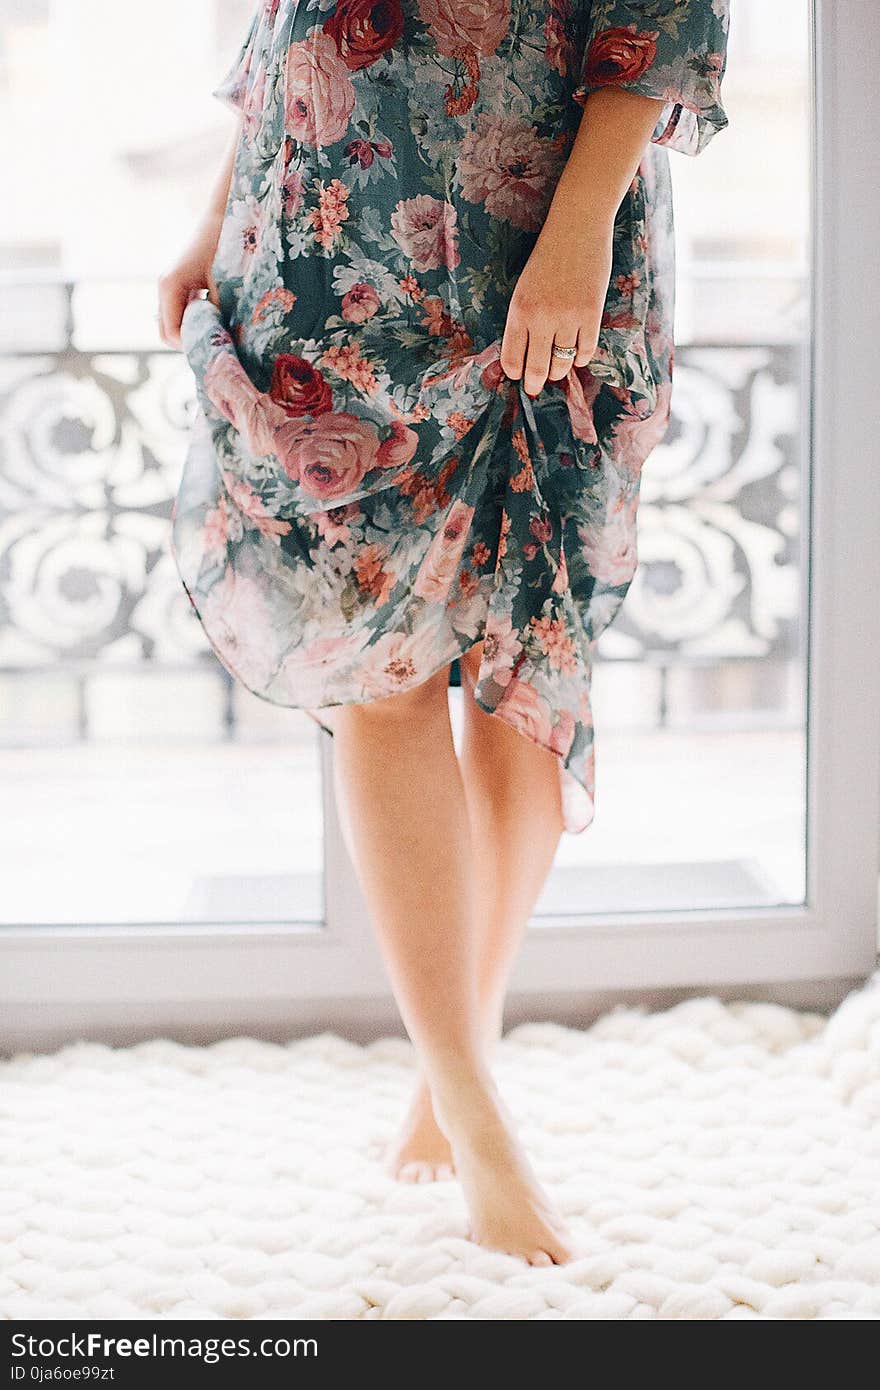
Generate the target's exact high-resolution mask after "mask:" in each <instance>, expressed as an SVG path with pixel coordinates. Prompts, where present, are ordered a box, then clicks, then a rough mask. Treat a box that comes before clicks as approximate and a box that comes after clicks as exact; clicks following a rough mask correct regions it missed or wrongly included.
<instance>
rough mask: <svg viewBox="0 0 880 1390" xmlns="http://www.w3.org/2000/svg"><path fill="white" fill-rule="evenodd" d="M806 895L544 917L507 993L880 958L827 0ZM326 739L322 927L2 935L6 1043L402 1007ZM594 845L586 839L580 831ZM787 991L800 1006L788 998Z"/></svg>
mask: <svg viewBox="0 0 880 1390" xmlns="http://www.w3.org/2000/svg"><path fill="white" fill-rule="evenodd" d="M814 11H815V33H814V44H813V55H814V75H815V101H814V122H815V139H814V169H813V180H812V184H813V229H814V238H813V267H812V271H813V273H812V301H813V334H812V342H813V353H812V369H813V384H814V409H813V419H812V451H811V452H812V458H813V460H814V467H813V470H812V486H811V489H810V498H809V507H810V526H809V534H810V536H811V538H812V542H811V557H810V563H809V564H808V565H807V566H806V575H805V588H806V589H807V590H808V592H809V602H810V609H809V611H810V613H811V618H812V621H811V625H810V640H809V651H808V689H809V701H808V705H809V720H808V769H807V774H808V775H807V821H808V829H807V845H808V851H809V852H808V857H807V862H808V885H807V902H806V904H805V905H804V906H780V907H765V908H750V909H747V910H746V909H743V910H739V911H735V910H730V909H717V910H711V911H709V910H692V911H681V912H665V913H662V914H657V913H650V914H648V913H619V914H613V915H607V916H589V917H571V918H566V919H561V918H560V919H554V920H553V922H552V923H551V924H548V923H547V922H546V921H545V922H542V925H541V928H540V930H539V931H535V932H532V933H531V934H530V936H529V939H528V940H527V942H526V944H525V947H524V949H523V952H522V955H521V958H520V960H519V963H518V967H517V970H516V973H515V977H514V981H513V993H514V995H517V994H518V995H519V996H520V999H521V1000H523V999H526V998H528V999H534V996H536V995H539V996H541V1001H542V1002H541V1013H542V1015H543V1016H548V1015H550V1014H553V1013H556V1014H557V1015H558V1016H559V1015H561V1016H565V1015H566V1014H568V1015H569V1016H570V1015H571V1014H572V1012H574V1013H576V1012H577V1005H578V1001H582V1000H583V999H584V998H586V997H587V996H589V997H595V996H596V994H597V992H611V993H613V992H627V993H628V994H630V995H631V994H632V992H634V991H652V992H654V993H656V991H658V990H661V989H664V988H671V989H689V988H694V987H712V988H716V987H722V988H725V989H730V988H732V987H737V986H751V987H760V986H762V985H772V984H774V983H776V982H786V983H787V984H788V985H791V984H792V983H796V982H799V981H800V982H807V981H821V982H826V983H827V982H829V981H849V980H852V979H857V978H860V977H863V976H865V975H866V974H867V973H868V972H869V971H870V970H871V969H872V967H873V964H874V961H875V957H876V922H877V883H878V871H880V659H878V658H880V602H878V595H880V544H878V541H880V458H878V456H880V450H878V438H880V417H878V406H877V402H878V396H880V392H878V390H877V383H876V361H877V357H876V315H877V290H876V287H877V285H878V284H880V243H878V239H877V237H876V227H877V225H878V224H880V191H878V183H877V181H876V179H874V178H872V177H871V173H872V170H873V169H874V167H875V146H876V138H877V136H876V132H877V130H878V129H880V88H878V84H877V80H876V78H877V72H878V71H880V27H878V26H877V24H876V22H875V18H876V16H875V15H874V14H873V7H872V5H871V4H870V0H853V3H850V4H848V5H835V4H834V3H833V0H815V4H814ZM322 739H323V743H324V748H323V757H324V771H325V776H324V786H325V793H324V813H325V819H326V824H325V901H326V919H327V920H326V924H325V925H324V926H323V927H321V928H315V929H311V930H309V929H305V928H302V927H298V926H296V925H295V924H293V923H291V924H277V925H271V926H266V925H257V926H254V925H249V924H238V925H235V924H232V925H230V924H225V925H223V926H219V925H218V926H212V925H205V926H200V927H193V926H149V925H148V926H142V925H120V926H118V927H107V926H83V927H69V926H52V927H31V926H27V927H25V926H22V927H15V926H12V927H7V928H4V929H2V930H0V1010H2V1017H3V1019H4V1023H3V1025H2V1030H0V1031H2V1035H3V1039H4V1041H5V1042H6V1044H7V1045H9V1044H16V1045H20V1044H23V1043H26V1042H28V1041H29V1040H31V1041H32V1042H33V1044H34V1045H41V1044H42V1045H49V1044H53V1043H55V1042H58V1041H63V1040H64V1039H65V1038H66V1037H69V1036H76V1035H87V1036H93V1037H95V1036H102V1037H108V1038H119V1037H130V1036H133V1035H142V1034H149V1033H151V1032H154V1031H156V1030H158V1029H162V1028H166V1029H169V1030H173V1031H175V1032H177V1033H181V1032H186V1033H188V1034H191V1035H193V1036H200V1035H211V1036H216V1035H217V1034H218V1033H223V1032H224V1031H229V1030H230V1029H236V1030H240V1029H243V1028H248V1029H250V1030H252V1031H253V1030H256V1031H262V1032H264V1033H267V1034H272V1033H273V1032H274V1033H277V1032H279V1031H280V1032H281V1033H284V1032H289V1031H292V1030H295V1029H297V1028H308V1027H313V1026H316V1025H317V1026H321V1027H340V1026H343V1024H347V1025H348V1026H352V1024H353V1025H354V1026H355V1027H357V1020H358V1019H359V1018H362V1019H368V1018H371V1017H375V1016H376V1015H377V1010H378V1015H379V1016H380V1017H381V1018H383V1019H387V1018H388V1017H389V1016H390V1009H391V1004H390V996H389V991H388V986H387V981H386V977H385V973H384V970H383V967H382V964H381V961H380V958H379V955H378V951H377V949H376V946H375V944H374V941H373V936H372V932H371V931H370V929H369V926H368V924H367V919H366V912H365V909H364V905H363V901H362V899H361V896H360V893H359V891H358V888H357V884H356V882H355V880H354V877H353V874H352V871H351V866H350V864H349V863H348V860H347V857H346V855H345V851H344V848H343V845H342V839H341V835H340V833H339V826H338V821H337V818H336V814H335V809H334V806H333V797H332V791H331V787H332V778H331V776H330V775H329V774H330V764H329V759H330V756H331V752H330V748H329V744H330V740H329V739H327V737H326V736H322ZM588 833H589V832H588ZM789 997H790V995H789Z"/></svg>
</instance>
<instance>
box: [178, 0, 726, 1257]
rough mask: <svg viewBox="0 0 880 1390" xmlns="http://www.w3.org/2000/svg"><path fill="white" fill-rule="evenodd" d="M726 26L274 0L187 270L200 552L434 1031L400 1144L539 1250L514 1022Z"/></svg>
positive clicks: (490, 2) (568, 10)
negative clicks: (297, 725)
mask: <svg viewBox="0 0 880 1390" xmlns="http://www.w3.org/2000/svg"><path fill="white" fill-rule="evenodd" d="M726 32H727V4H726V0H641V3H616V0H602V3H599V0H594V2H593V3H591V0H547V2H546V3H545V4H537V5H536V4H534V3H533V0H336V3H335V4H333V3H332V0H331V2H330V3H329V4H324V3H322V4H321V5H319V4H318V3H317V0H263V3H262V4H261V5H260V7H259V9H258V12H257V13H256V15H255V16H254V19H253V21H252V24H251V27H250V31H249V33H248V34H247V37H246V39H245V42H244V45H243V47H242V50H241V53H240V55H239V56H238V58H237V60H236V62H235V63H234V65H233V67H232V69H231V71H230V72H229V74H228V76H227V78H226V80H225V81H224V82H223V84H222V85H221V86H220V87H219V88H218V89H217V91H216V95H217V96H219V97H221V98H222V99H224V100H225V101H226V102H227V103H229V104H230V105H231V106H232V107H234V108H235V109H236V110H237V112H238V113H239V117H240V120H239V124H238V125H237V127H236V130H235V133H234V138H233V139H232V141H231V143H230V147H229V151H228V154H227V157H226V159H225V160H224V164H223V168H222V170H221V172H220V175H219V177H218V179H217V182H216V186H215V188H214V192H213V197H212V199H211V206H210V209H209V211H208V213H207V215H206V217H205V219H204V221H203V223H202V224H201V226H200V227H199V229H198V231H197V234H196V236H195V238H194V240H193V242H192V243H191V245H190V246H189V248H188V249H187V251H186V252H185V254H184V255H183V256H182V257H181V259H180V261H179V262H178V264H177V265H176V266H175V267H174V268H173V269H172V270H171V271H170V272H169V273H168V274H166V275H165V276H163V277H162V279H161V281H160V304H161V325H162V333H163V337H164V339H165V341H166V342H168V343H169V344H172V345H178V346H179V345H180V344H181V342H182V345H183V347H184V349H185V351H186V353H187V356H188V359H189V362H190V364H191V366H192V368H193V371H194V373H195V377H196V382H197V386H198V396H199V410H198V413H197V419H196V425H195V429H194V432H193V437H192V442H191V446H190V451H189V454H188V457H187V461H186V467H185V470H184V476H183V481H182V484H181V488H180V492H179V495H178V498H177V502H176V505H175V514H174V520H173V537H172V544H173V550H174V556H175V560H176V562H177V565H178V568H179V570H180V574H181V578H182V580H183V583H184V585H185V588H186V590H187V592H188V594H189V596H190V598H191V600H192V603H193V605H194V607H195V609H196V612H197V614H198V616H199V618H200V620H201V622H202V623H203V625H204V627H205V630H206V632H207V635H208V637H209V639H210V641H211V643H212V644H213V646H214V649H215V650H216V652H217V654H218V656H219V658H220V659H221V661H222V662H223V663H224V664H225V665H226V666H227V668H228V669H229V670H230V671H232V672H233V673H234V674H235V675H236V676H237V677H238V678H239V679H240V680H241V681H242V682H243V683H244V684H245V685H246V686H247V687H248V688H249V689H250V690H252V691H254V692H256V693H257V694H258V695H260V696H262V697H264V698H266V699H269V700H272V701H274V702H276V703H278V704H282V705H288V706H298V707H301V708H305V709H308V710H310V711H311V712H313V713H314V716H315V718H317V719H318V720H319V721H320V722H321V723H322V724H323V725H324V726H325V727H326V728H329V729H330V730H331V731H332V733H333V735H334V767H335V777H336V781H337V795H338V800H339V805H340V807H341V813H342V817H343V825H344V829H345V833H346V837H347V841H348V844H349V847H350V850H351V853H352V857H353V859H354V862H355V865H356V867H357V870H358V874H359V877H360V879H361V882H362V885H363V888H364V892H365V895H366V898H367V902H368V905H369V908H370V912H371V916H372V918H373V920H374V923H375V927H376V930H377V932H378V935H379V938H380V942H381V945H382V948H383V953H384V957H385V960H386V962H387V965H388V969H389V973H390V975H391V980H392V983H393V986H394V991H395V995H396V997H397V1000H398V1003H399V1006H400V1010H401V1013H402V1015H403V1019H404V1022H405V1024H406V1027H407V1029H408V1031H409V1034H410V1037H411V1038H412V1040H413V1042H414V1044H415V1047H416V1049H417V1052H418V1056H419V1059H420V1062H421V1066H422V1079H421V1081H420V1083H419V1087H418V1090H417V1093H416V1095H415V1098H414V1100H413V1104H412V1108H411V1111H410V1113H409V1116H408V1118H407V1120H406V1123H405V1125H404V1129H403V1133H402V1135H401V1137H400V1139H399V1140H398V1142H397V1144H396V1146H395V1148H394V1151H393V1153H392V1156H391V1166H392V1169H393V1171H394V1172H395V1173H396V1174H397V1175H398V1176H399V1177H401V1178H403V1179H409V1180H415V1181H424V1180H427V1179H430V1178H432V1177H438V1176H444V1175H448V1174H449V1173H451V1171H452V1169H453V1167H454V1169H455V1172H456V1174H457V1176H458V1178H459V1181H460V1182H461V1184H462V1187H463V1190H464V1194H465V1197H466V1200H467V1203H468V1207H469V1210H470V1215H471V1232H472V1235H473V1237H474V1239H476V1240H478V1241H480V1242H482V1243H484V1244H486V1245H489V1246H491V1247H493V1248H496V1249H500V1250H506V1251H509V1252H511V1253H513V1254H516V1255H519V1256H521V1257H522V1258H524V1259H526V1260H528V1261H529V1262H531V1263H532V1264H548V1263H551V1262H562V1261H565V1260H567V1259H568V1258H570V1256H571V1254H572V1245H571V1241H570V1238H569V1236H568V1234H567V1233H566V1231H565V1229H564V1227H563V1224H562V1222H561V1220H560V1218H559V1216H558V1215H557V1213H556V1212H555V1211H554V1209H553V1208H552V1207H551V1205H550V1203H549V1201H548V1199H547V1198H546V1196H545V1195H544V1193H543V1192H542V1191H541V1189H540V1188H539V1186H538V1184H537V1181H536V1179H535V1177H534V1175H533V1173H532V1171H531V1169H530V1167H529V1165H528V1161H527V1159H526V1157H525V1155H524V1154H523V1152H522V1150H521V1148H520V1146H519V1144H518V1142H517V1140H516V1137H515V1133H514V1128H513V1124H512V1121H511V1119H510V1116H509V1115H508V1114H507V1112H506V1111H505V1109H504V1107H503V1104H502V1102H501V1100H500V1098H499V1096H498V1094H497V1091H496V1089H495V1086H494V1084H493V1081H492V1079H491V1076H490V1072H489V1067H488V1057H489V1053H490V1049H491V1046H492V1044H493V1042H494V1040H495V1039H496V1038H497V1037H498V1035H499V1033H500V1030H501V1020H502V1012H503V1004H504V994H505V986H506V982H507V979H508V975H509V972H510V969H511V965H512V963H513V960H514V957H515V955H516V952H517V948H518V946H519V943H520V939H521V937H522V934H523V932H524V929H525V926H526V923H527V921H528V918H529V914H530V912H531V910H532V908H533V906H534V903H535V901H536V898H537V896H538V893H539V892H540V889H541V887H542V884H543V882H544V879H545V876H546V874H547V872H548V870H549V868H550V865H551V864H552V862H553V858H554V854H555V850H556V847H557V842H558V840H559V837H560V835H561V832H562V831H563V829H567V830H569V831H572V832H576V831H580V830H582V829H584V828H585V827H586V825H587V824H588V823H589V820H590V819H591V816H592V798H593V762H592V751H593V749H592V742H593V735H592V719H591V715H590V702H589V677H590V657H591V652H592V649H593V645H594V643H595V641H596V638H597V637H598V635H599V633H600V632H601V631H602V630H603V628H604V627H606V626H607V624H608V623H609V622H610V621H611V619H612V617H613V616H614V614H615V612H616V610H617V609H618V607H619V606H620V603H621V601H622V599H623V597H624V595H625V593H626V590H627V587H628V585H629V583H630V581H631V579H632V575H633V571H634V569H635V564H636V551H635V514H636V506H637V501H638V493H639V479H640V472H641V467H642V464H643V462H644V460H645V458H646V457H647V455H648V453H649V452H650V450H651V449H652V448H653V446H654V445H655V444H656V443H657V442H658V440H660V439H661V438H662V436H663V433H664V430H665V428H666V425H667V421H668V413H669V390H670V378H671V369H672V274H673V269H672V240H671V238H672V217H671V199H670V187H669V170H668V161H667V155H666V149H665V148H664V147H667V146H668V147H672V148H675V149H679V150H682V151H684V152H686V153H690V154H696V153H697V152H698V151H699V150H700V149H702V148H703V147H704V146H705V144H706V143H707V141H708V140H709V139H710V138H711V136H712V135H713V134H714V132H715V131H716V130H719V129H721V128H722V127H723V126H724V125H725V124H726V123H727V122H726V117H725V114H724V111H723V109H722V107H721V104H720V97H719V87H720V81H721V77H722V74H723V71H724V64H725V45H726ZM203 290H207V291H208V297H207V298H204V297H202V291H203ZM457 658H460V671H461V680H462V685H463V687H464V694H465V699H464V708H465V715H464V720H465V722H464V735H463V746H462V749H461V756H460V760H459V759H458V758H457V757H456V754H455V750H454V748H453V741H452V735H451V732H450V725H449V710H448V699H447V691H448V685H449V678H450V664H451V663H452V661H453V660H454V659H457Z"/></svg>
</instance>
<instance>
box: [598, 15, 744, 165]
mask: <svg viewBox="0 0 880 1390" xmlns="http://www.w3.org/2000/svg"><path fill="white" fill-rule="evenodd" d="M729 23H730V0H594V3H593V4H592V6H591V7H590V14H589V23H588V29H587V34H586V41H585V44H584V50H583V59H582V62H581V67H580V72H579V74H578V75H577V79H576V81H577V85H576V87H575V90H574V92H573V96H574V98H575V100H576V101H579V102H580V103H581V104H582V105H583V103H584V102H585V101H586V99H587V97H588V96H589V94H590V92H594V91H596V90H597V88H599V87H620V88H622V89H624V90H625V91H629V92H638V93H640V94H641V95H642V96H649V97H658V98H660V99H661V100H663V101H664V102H665V105H664V107H663V109H662V111H661V112H660V117H659V119H658V121H657V124H656V126H655V127H654V132H653V134H652V136H651V139H652V141H653V142H654V143H655V144H658V145H666V146H667V147H668V148H669V149H673V150H681V151H682V152H683V153H684V154H699V153H700V151H701V150H702V149H705V147H706V145H707V144H708V143H709V141H710V140H711V138H712V136H713V135H715V134H716V132H717V131H719V130H723V129H724V127H725V126H726V125H727V124H728V121H727V115H726V113H725V111H724V107H723V106H722V104H721V79H722V77H723V76H724V68H725V65H726V62H727V34H728V28H729Z"/></svg>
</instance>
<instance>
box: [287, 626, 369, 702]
mask: <svg viewBox="0 0 880 1390" xmlns="http://www.w3.org/2000/svg"><path fill="white" fill-rule="evenodd" d="M368 640H369V633H368V632H354V633H343V634H341V635H340V636H335V635H334V636H329V637H316V638H315V639H314V641H312V642H304V643H303V645H302V646H299V647H296V648H294V650H293V651H292V652H290V653H289V654H288V655H287V656H286V657H285V659H284V662H283V664H282V666H281V669H280V671H279V672H278V684H279V686H283V687H284V689H285V690H287V691H289V692H290V694H291V696H292V697H293V698H295V699H296V701H297V703H299V704H300V705H301V706H303V707H304V708H308V707H309V705H312V704H318V705H320V703H321V701H322V697H323V695H324V690H325V685H326V682H327V681H328V680H330V681H332V680H333V678H334V676H336V677H337V678H338V676H339V672H340V670H344V669H345V665H346V663H347V662H351V661H354V660H355V659H356V657H357V656H358V654H359V653H360V652H361V651H362V650H363V648H364V646H365V645H366V643H367V641H368Z"/></svg>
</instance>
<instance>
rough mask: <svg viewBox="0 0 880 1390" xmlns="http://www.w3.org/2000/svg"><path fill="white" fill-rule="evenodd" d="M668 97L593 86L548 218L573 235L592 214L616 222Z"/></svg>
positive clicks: (591, 217) (593, 216) (606, 220)
mask: <svg viewBox="0 0 880 1390" xmlns="http://www.w3.org/2000/svg"><path fill="white" fill-rule="evenodd" d="M662 109H663V102H662V101H659V100H657V99H655V98H654V97H646V96H641V95H640V94H638V93H635V92H626V91H620V90H618V89H615V88H613V87H606V88H602V89H600V90H599V91H595V92H591V93H590V95H589V97H588V98H587V100H586V102H585V104H584V114H583V116H582V117H581V123H580V126H579V128H578V132H577V135H576V136H575V140H574V144H573V145H572V148H571V152H570V154H569V157H568V160H567V161H566V165H565V168H564V169H563V171H562V175H561V177H560V179H559V182H558V184H557V187H556V192H555V194H554V196H553V201H552V203H551V206H550V211H549V213H548V216H547V222H548V223H549V224H550V227H551V229H552V228H555V227H564V228H565V230H566V232H567V234H568V235H569V236H572V235H574V236H576V235H577V233H578V228H579V227H583V225H584V223H585V222H586V221H587V220H598V221H599V222H601V223H606V224H607V223H609V222H613V220H614V216H615V214H616V212H617V209H618V208H619V207H620V204H621V202H622V201H623V198H624V195H625V194H626V190H627V189H628V188H629V186H630V184H631V183H632V180H633V178H634V176H635V173H636V170H637V169H638V167H639V162H640V160H641V158H642V155H643V154H644V151H645V147H646V146H647V144H648V142H649V140H650V138H651V133H652V131H653V129H654V126H655V125H656V124H657V119H658V117H659V114H660V112H661V110H662Z"/></svg>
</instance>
